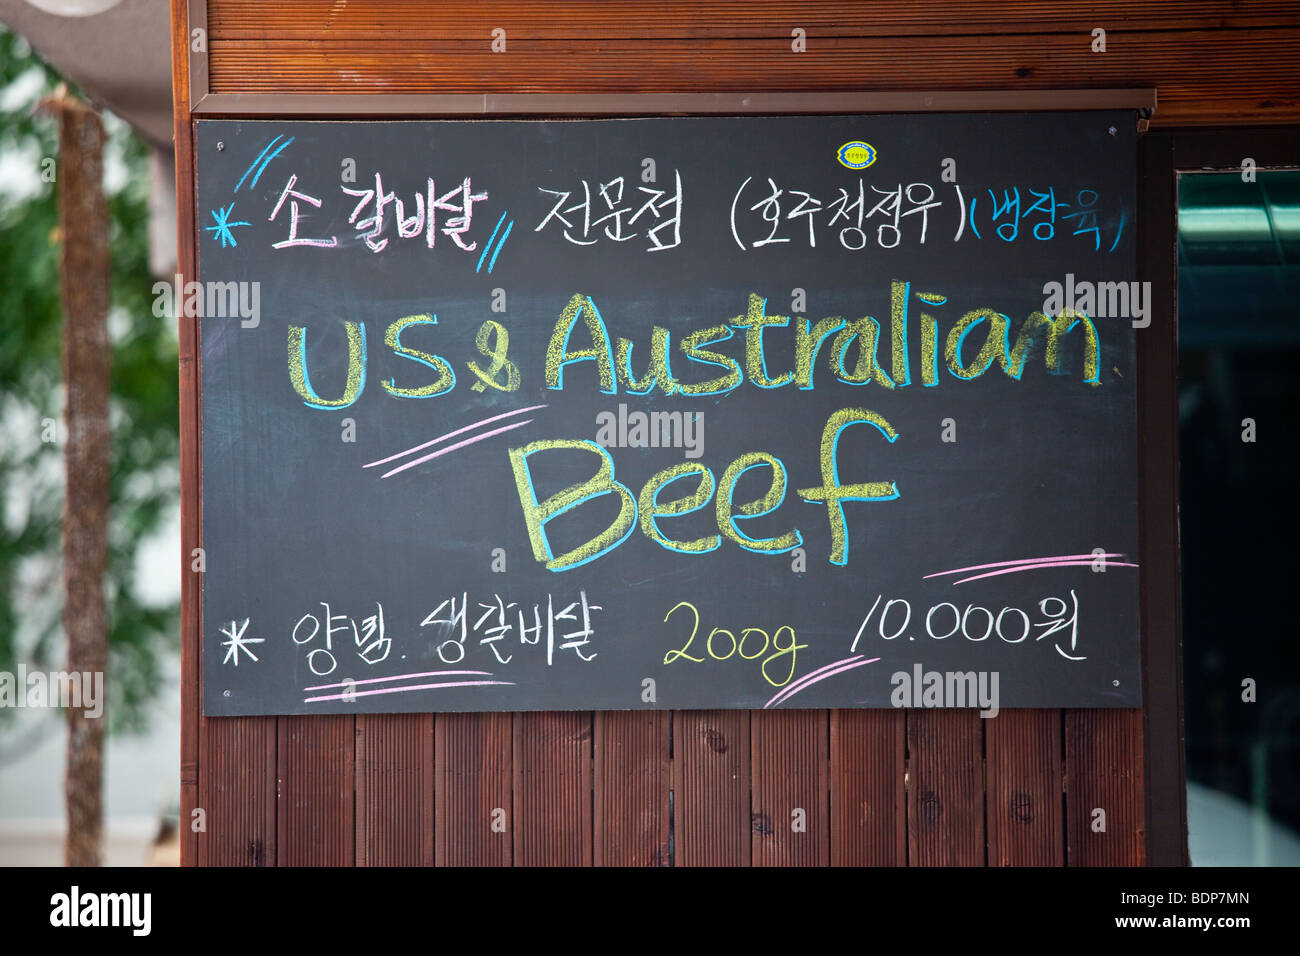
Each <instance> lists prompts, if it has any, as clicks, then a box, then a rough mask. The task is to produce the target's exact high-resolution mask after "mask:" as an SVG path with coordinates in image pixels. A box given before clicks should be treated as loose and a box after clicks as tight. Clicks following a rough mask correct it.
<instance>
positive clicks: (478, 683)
mask: <svg viewBox="0 0 1300 956" xmlns="http://www.w3.org/2000/svg"><path fill="white" fill-rule="evenodd" d="M488 684H509V685H510V686H511V687H513V686H514V685H515V682H514V681H512V680H462V681H450V682H448V683H446V684H410V685H408V686H406V687H383V688H380V689H379V690H363V691H358V692H357V693H346V692H345V693H342V694H330V695H327V696H324V697H307V698H304V699H303V703H304V704H310V703H313V702H315V701H318V700H343V699H344V698H345V697H346V698H347V699H348V700H351V699H352V698H354V697H370V696H373V695H374V694H404V693H406V692H407V691H408V690H431V689H433V688H437V687H485V686H487V685H488Z"/></svg>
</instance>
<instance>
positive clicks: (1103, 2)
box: [208, 0, 1300, 44]
mask: <svg viewBox="0 0 1300 956" xmlns="http://www.w3.org/2000/svg"><path fill="white" fill-rule="evenodd" d="M208 22H209V26H210V29H211V31H212V37H213V38H214V39H219V40H233V39H251V38H255V37H269V36H276V37H282V38H293V39H324V38H327V37H340V36H348V37H353V38H357V39H367V40H373V39H382V38H400V39H402V40H404V41H407V42H410V43H412V44H415V43H427V42H439V41H442V40H448V39H453V40H464V39H473V40H479V41H480V42H488V40H490V38H491V32H492V30H493V29H496V28H500V29H503V30H505V31H506V36H507V39H508V40H509V39H514V38H518V39H570V40H575V41H577V42H581V43H590V42H592V41H599V40H607V39H618V38H628V37H642V38H646V39H667V38H690V37H710V36H713V37H784V38H789V37H790V32H791V30H794V29H796V28H798V29H802V30H804V31H805V33H806V34H807V36H808V37H810V38H817V37H826V36H930V35H943V34H963V33H964V34H970V35H985V36H987V35H991V34H1003V33H1083V34H1090V33H1091V32H1092V29H1093V28H1094V27H1102V28H1104V29H1106V30H1107V31H1115V30H1166V31H1169V30H1188V29H1212V28H1215V27H1243V26H1269V25H1279V24H1283V23H1287V24H1290V25H1292V26H1296V25H1300V11H1297V9H1296V5H1295V3H1294V2H1293V0H1268V2H1253V3H1250V4H1249V5H1244V4H1242V3H1240V2H1233V0H1098V2H1084V0H1074V2H1066V3H1062V2H1056V0H1032V2H1019V3H1015V4H1008V3H1005V2H1004V0H975V2H966V3H962V4H960V5H959V6H954V5H953V4H952V3H950V2H948V0H910V2H906V3H880V2H876V3H869V4H868V3H862V2H861V0H834V2H825V0H821V2H801V3H797V4H796V3H789V2H787V0H747V2H736V0H730V2H727V0H713V2H701V3H691V2H684V0H678V2H671V0H670V2H663V0H620V2H619V3H617V4H611V3H609V2H608V0H580V2H572V0H570V2H567V3H554V2H549V0H531V2H529V0H524V2H520V0H513V2H500V0H496V2H471V0H459V2H452V3H438V4H429V3H425V2H413V0H367V2H366V3H363V4H339V3H337V2H335V0H277V2H276V3H273V4H272V3H267V2H265V0H209V2H208Z"/></svg>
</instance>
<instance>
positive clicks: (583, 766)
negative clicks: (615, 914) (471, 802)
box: [513, 710, 592, 866]
mask: <svg viewBox="0 0 1300 956" xmlns="http://www.w3.org/2000/svg"><path fill="white" fill-rule="evenodd" d="M591 723H592V715H591V712H590V711H585V710H583V711H543V712H539V713H528V714H516V715H515V722H514V724H515V727H514V799H515V812H514V820H513V823H514V833H515V865H516V866H590V865H591V799H592V798H591V738H592V729H591Z"/></svg>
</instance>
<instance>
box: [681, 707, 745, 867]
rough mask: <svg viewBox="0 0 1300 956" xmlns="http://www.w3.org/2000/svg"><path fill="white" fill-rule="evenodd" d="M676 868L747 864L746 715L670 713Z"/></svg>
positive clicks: (698, 712)
mask: <svg viewBox="0 0 1300 956" xmlns="http://www.w3.org/2000/svg"><path fill="white" fill-rule="evenodd" d="M673 722H674V724H673V726H674V728H675V729H674V733H673V763H674V770H675V771H676V781H675V783H674V785H675V787H676V793H675V801H674V820H675V821H676V854H675V855H676V863H677V864H678V865H679V866H748V865H749V863H750V853H751V850H752V847H751V845H750V842H751V841H750V817H749V813H750V802H749V781H750V770H749V756H750V750H749V711H747V710H693V711H675V712H674V714H673Z"/></svg>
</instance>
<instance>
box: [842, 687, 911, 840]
mask: <svg viewBox="0 0 1300 956" xmlns="http://www.w3.org/2000/svg"><path fill="white" fill-rule="evenodd" d="M905 730H906V728H905V722H904V713H903V711H902V710H832V711H831V715H830V799H831V840H830V844H831V845H830V854H831V856H830V861H831V865H832V866H906V865H907V792H906V789H905V787H904V773H905V772H906V758H905V747H906V741H905V739H904V734H905Z"/></svg>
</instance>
